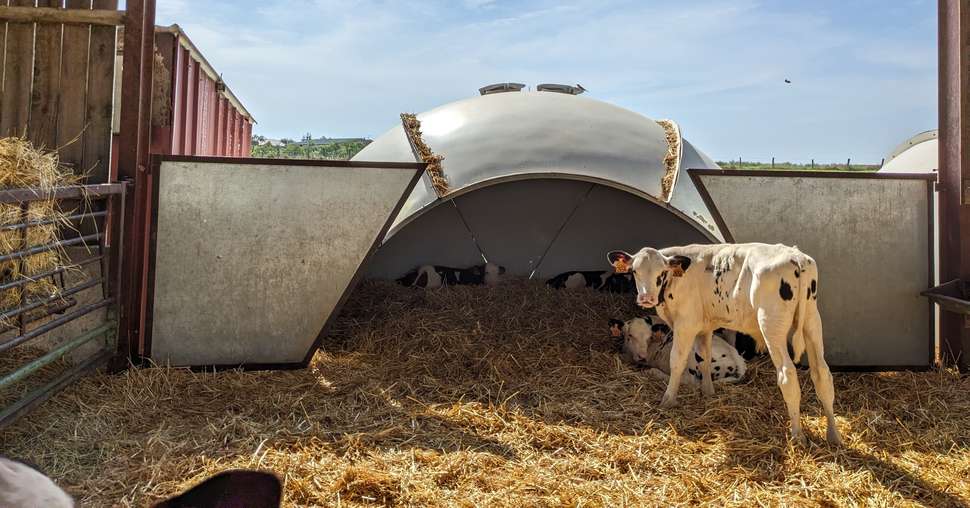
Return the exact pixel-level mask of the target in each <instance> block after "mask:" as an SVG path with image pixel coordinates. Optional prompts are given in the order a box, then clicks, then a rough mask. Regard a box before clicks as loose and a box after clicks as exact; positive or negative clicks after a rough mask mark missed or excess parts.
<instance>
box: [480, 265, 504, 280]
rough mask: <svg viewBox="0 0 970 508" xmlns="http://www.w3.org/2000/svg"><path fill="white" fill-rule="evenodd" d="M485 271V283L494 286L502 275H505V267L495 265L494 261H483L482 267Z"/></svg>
mask: <svg viewBox="0 0 970 508" xmlns="http://www.w3.org/2000/svg"><path fill="white" fill-rule="evenodd" d="M483 270H484V271H485V284H487V285H489V286H494V285H496V284H498V283H499V282H501V279H502V275H505V267H504V266H500V265H497V264H495V263H491V262H489V263H485V266H484V267H483Z"/></svg>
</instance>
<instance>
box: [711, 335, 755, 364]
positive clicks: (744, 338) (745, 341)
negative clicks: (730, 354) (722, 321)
mask: <svg viewBox="0 0 970 508" xmlns="http://www.w3.org/2000/svg"><path fill="white" fill-rule="evenodd" d="M714 333H715V334H717V335H720V336H721V337H722V338H723V339H724V340H725V341H727V343H728V344H730V345H732V346H734V349H737V350H738V353H741V357H742V358H744V359H745V360H751V359H752V358H754V357H756V356H761V355H763V354H765V353H766V352H767V351H766V350H765V348H764V347H763V346H761V345H759V344H758V342H757V341H756V340H754V337H752V336H750V335H748V334H746V333H741V332H736V331H734V330H728V329H727V328H718V329H717V330H715V331H714Z"/></svg>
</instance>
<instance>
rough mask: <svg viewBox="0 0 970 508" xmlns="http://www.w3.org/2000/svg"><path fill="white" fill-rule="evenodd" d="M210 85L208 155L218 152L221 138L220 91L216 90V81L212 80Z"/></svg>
mask: <svg viewBox="0 0 970 508" xmlns="http://www.w3.org/2000/svg"><path fill="white" fill-rule="evenodd" d="M210 85H211V86H209V104H210V107H209V125H210V126H211V127H210V128H209V145H208V149H207V150H206V154H207V155H215V154H216V143H217V140H218V139H219V92H218V91H217V90H216V88H217V86H216V82H215V81H210Z"/></svg>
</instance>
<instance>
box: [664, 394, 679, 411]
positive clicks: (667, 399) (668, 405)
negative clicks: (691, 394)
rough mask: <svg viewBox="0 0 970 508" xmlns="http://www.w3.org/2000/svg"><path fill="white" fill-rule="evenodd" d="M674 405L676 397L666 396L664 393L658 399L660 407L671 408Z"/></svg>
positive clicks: (675, 405)
mask: <svg viewBox="0 0 970 508" xmlns="http://www.w3.org/2000/svg"><path fill="white" fill-rule="evenodd" d="M675 407H677V398H676V397H668V396H667V395H664V396H663V398H662V399H660V409H672V408H675Z"/></svg>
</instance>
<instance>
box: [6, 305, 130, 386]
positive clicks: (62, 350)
mask: <svg viewBox="0 0 970 508" xmlns="http://www.w3.org/2000/svg"><path fill="white" fill-rule="evenodd" d="M114 329H115V323H113V322H108V323H105V324H103V325H101V326H99V327H97V328H95V329H93V330H89V331H87V332H84V333H82V334H81V335H78V336H77V337H75V338H73V339H71V340H69V341H68V342H65V343H63V344H61V345H60V346H58V347H57V348H55V349H52V350H51V351H49V352H48V353H47V354H45V355H44V356H41V357H40V358H37V359H35V360H34V361H32V362H30V363H28V364H27V365H24V366H23V367H21V368H19V369H17V370H15V371H13V372H11V373H9V374H7V375H6V376H3V377H0V389H3V388H4V387H6V386H10V385H12V384H14V383H16V382H18V381H20V380H22V379H24V378H25V377H27V376H29V375H31V374H33V373H34V372H36V371H38V370H40V369H42V368H44V367H45V366H47V365H49V364H51V363H54V362H55V361H56V360H58V359H60V358H61V357H63V356H64V355H66V354H67V353H69V352H71V351H73V350H75V349H77V348H78V347H80V346H81V345H82V344H85V343H87V342H90V341H92V340H93V339H96V338H98V337H101V336H104V335H105V334H106V333H108V332H110V331H111V330H114Z"/></svg>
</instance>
